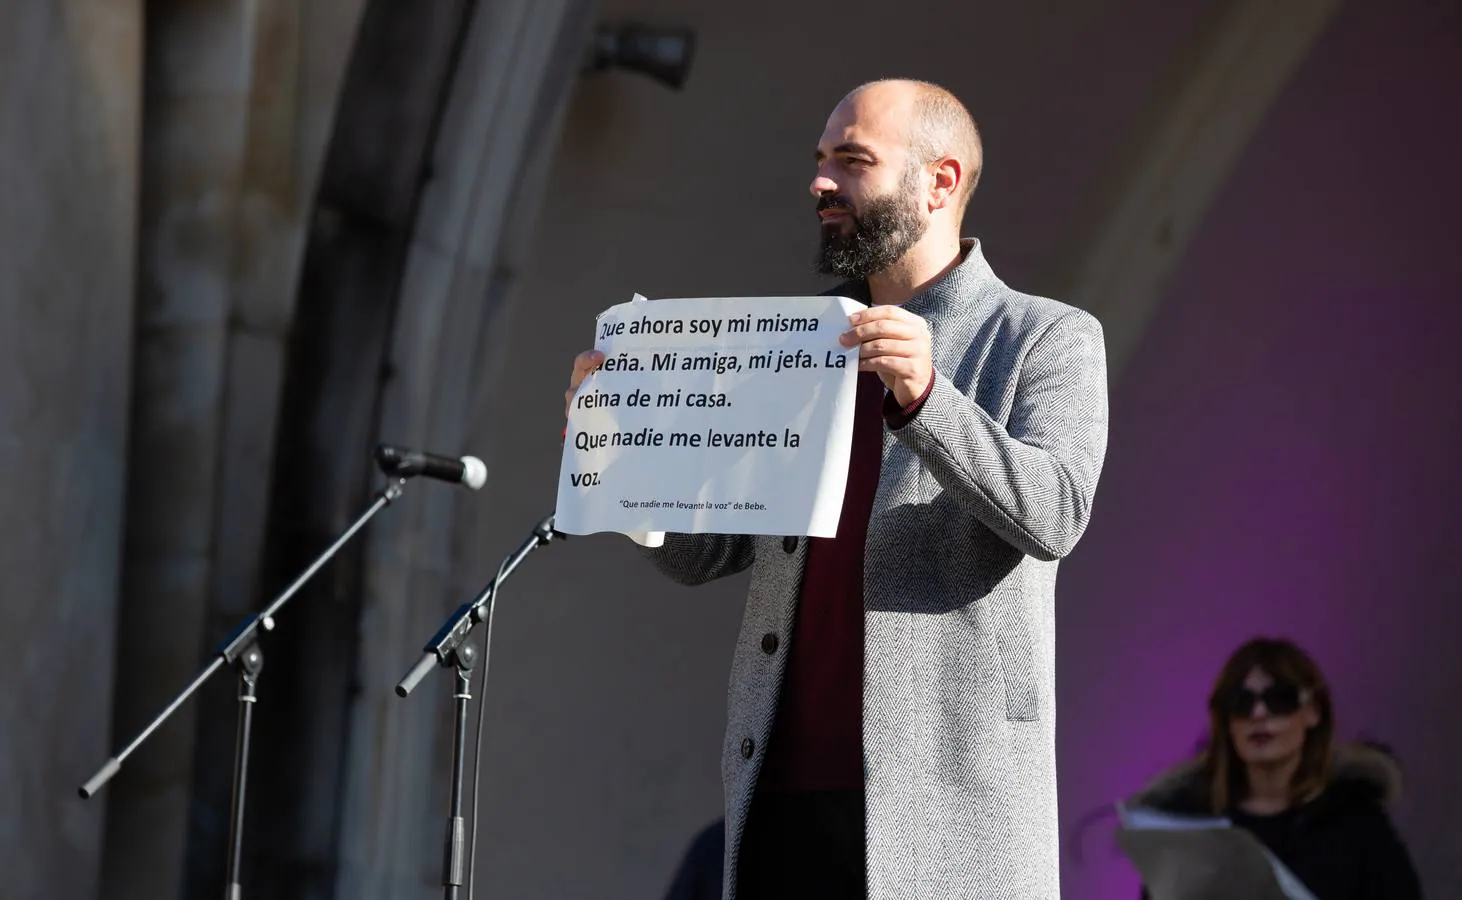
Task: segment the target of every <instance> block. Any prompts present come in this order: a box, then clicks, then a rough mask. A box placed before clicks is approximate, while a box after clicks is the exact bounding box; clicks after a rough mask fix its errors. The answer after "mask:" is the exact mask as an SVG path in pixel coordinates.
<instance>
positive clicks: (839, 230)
mask: <svg viewBox="0 0 1462 900" xmlns="http://www.w3.org/2000/svg"><path fill="white" fill-rule="evenodd" d="M817 208H818V210H819V211H821V210H824V209H839V208H840V209H844V210H848V211H849V212H848V218H847V219H844V220H842V221H837V222H834V223H830V224H826V225H823V227H822V244H821V246H820V247H819V248H818V253H817V271H818V272H819V273H820V274H822V275H835V276H837V277H839V278H843V279H847V280H861V279H865V278H867V277H868V276H869V275H874V274H877V273H879V272H882V271H883V270H884V269H887V268H888V267H889V266H891V265H893V264H894V263H896V262H898V261H899V260H901V259H903V258H904V254H905V253H908V252H909V248H910V247H912V246H914V244H916V243H918V241H919V238H921V237H923V236H924V229H925V228H926V227H927V226H928V223H926V222H925V221H924V220H923V219H921V218H919V214H918V211H917V210H916V209H915V206H914V202H913V190H912V185H901V186H900V188H899V190H896V191H893V192H892V193H889V194H885V195H884V196H882V197H876V198H874V199H872V200H869V201H868V202H867V203H865V204H863V209H862V212H861V213H860V214H859V215H856V216H855V215H853V214H852V212H851V209H850V207H849V205H848V203H847V201H846V200H844V199H842V198H840V197H824V198H822V200H820V201H818V204H817ZM845 223H851V224H852V226H853V230H852V231H851V232H846V231H845V230H844V229H845V228H846V224H845Z"/></svg>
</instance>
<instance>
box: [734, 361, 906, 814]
mask: <svg viewBox="0 0 1462 900" xmlns="http://www.w3.org/2000/svg"><path fill="white" fill-rule="evenodd" d="M933 386H934V383H933V381H932V380H931V381H930V383H929V388H932V387H933ZM929 388H926V389H925V390H924V394H923V395H922V396H921V397H919V399H917V400H915V401H914V402H913V403H912V404H910V405H909V406H908V407H906V408H904V409H900V408H899V407H898V404H897V401H895V400H894V398H893V394H891V393H888V392H887V391H886V390H885V389H884V387H883V383H882V382H881V381H880V380H879V378H878V376H877V375H876V374H874V373H872V372H863V373H860V374H859V375H858V394H857V400H856V401H855V405H854V410H853V446H852V452H851V455H850V457H849V460H848V485H847V488H846V489H845V491H844V493H843V511H842V514H841V515H840V516H839V517H838V533H837V536H836V537H832V538H809V539H808V546H807V565H806V568H805V569H803V574H802V591H801V596H800V597H799V598H798V603H797V614H796V617H795V624H794V625H793V626H792V639H791V641H789V642H788V643H789V645H790V646H789V649H788V652H789V654H790V656H789V657H788V659H787V670H786V676H785V678H784V679H783V682H782V696H781V699H780V701H779V704H778V709H777V717H776V720H775V724H774V726H773V730H772V735H771V739H770V741H769V742H768V743H767V756H766V760H765V762H763V764H762V770H761V778H760V781H759V782H758V788H759V789H760V790H764V791H817V790H860V791H861V790H862V789H863V549H864V543H865V541H866V539H867V537H868V519H869V517H870V515H871V514H872V512H873V498H874V495H875V494H876V493H877V491H878V476H879V474H880V472H881V471H882V469H883V426H884V424H885V423H886V424H887V425H888V427H889V428H895V429H897V428H901V427H903V426H904V425H906V424H907V423H908V421H909V420H910V419H912V418H913V417H914V415H915V414H916V413H917V412H918V411H919V408H920V407H921V406H923V404H924V400H925V399H926V398H928V396H929Z"/></svg>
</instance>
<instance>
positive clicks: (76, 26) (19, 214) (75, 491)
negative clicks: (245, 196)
mask: <svg viewBox="0 0 1462 900" xmlns="http://www.w3.org/2000/svg"><path fill="white" fill-rule="evenodd" d="M141 51H142V3H141V2H139V0H109V2H105V3H102V2H95V0H92V2H86V0H33V2H29V3H11V4H7V7H6V12H5V25H4V27H3V28H0V84H3V85H5V86H6V88H5V102H4V103H3V104H0V147H3V148H4V150H3V152H0V198H3V200H0V472H4V473H5V477H6V482H7V483H6V485H5V495H6V499H5V502H4V503H0V534H3V535H4V539H3V540H0V598H3V602H0V659H3V660H4V661H5V671H6V684H5V689H4V690H3V691H0V723H3V727H4V732H3V734H0V797H3V798H4V802H3V803H0V873H3V876H0V877H3V887H0V893H3V894H4V896H5V897H6V900H41V898H52V897H76V898H87V897H93V896H96V895H97V884H98V868H99V860H100V856H101V838H102V823H103V817H104V813H105V810H106V804H107V803H108V801H109V798H108V796H107V795H105V794H102V795H99V796H97V797H94V798H92V799H91V800H89V801H83V800H81V799H80V798H78V797H77V795H76V788H77V786H78V785H79V784H80V783H81V782H82V781H84V780H85V779H86V778H88V777H90V775H91V774H92V772H94V771H95V770H96V768H97V767H98V766H100V765H101V763H102V762H103V761H104V760H105V759H106V758H107V756H109V755H110V753H111V750H112V747H111V746H109V745H110V743H111V742H110V739H109V737H108V735H109V722H110V717H111V713H110V710H111V703H112V665H113V645H112V636H113V626H114V622H115V616H116V605H117V593H118V562H119V555H120V550H121V533H122V504H123V485H124V471H125V463H126V456H127V454H126V439H127V403H128V391H129V382H130V380H131V346H132V340H131V335H132V287H133V262H132V260H133V250H134V230H135V225H134V223H135V220H136V193H137V192H136V173H137V165H138V141H139V137H138V135H139V129H140V127H141V125H140V107H141ZM124 652H125V651H124Z"/></svg>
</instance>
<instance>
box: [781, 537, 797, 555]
mask: <svg viewBox="0 0 1462 900" xmlns="http://www.w3.org/2000/svg"><path fill="white" fill-rule="evenodd" d="M782 549H783V550H786V551H787V552H788V553H796V552H797V539H796V538H794V537H784V538H782Z"/></svg>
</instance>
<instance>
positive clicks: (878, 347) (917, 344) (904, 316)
mask: <svg viewBox="0 0 1462 900" xmlns="http://www.w3.org/2000/svg"><path fill="white" fill-rule="evenodd" d="M848 322H849V324H851V325H852V326H853V327H852V328H851V329H849V330H847V331H845V332H843V333H842V334H841V335H840V336H839V337H838V342H839V343H840V344H842V345H843V346H844V347H856V346H858V345H859V344H862V345H863V346H862V347H860V348H859V350H858V371H860V372H877V373H878V377H879V378H881V379H883V384H884V386H885V387H887V388H888V389H889V391H890V392H891V393H892V394H893V397H894V399H895V400H897V401H898V404H899V406H908V405H909V404H910V403H913V402H914V401H915V400H918V399H919V398H920V397H922V396H924V391H925V389H927V388H928V387H929V382H931V381H933V380H934V360H933V357H932V355H931V351H930V348H929V325H928V323H926V322H925V321H924V320H923V319H922V318H920V317H919V316H916V315H914V314H913V313H911V312H908V311H907V310H905V309H904V308H903V307H899V306H890V305H883V306H870V307H868V308H867V309H860V310H858V311H857V312H855V313H853V314H852V315H851V316H849V317H848Z"/></svg>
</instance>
